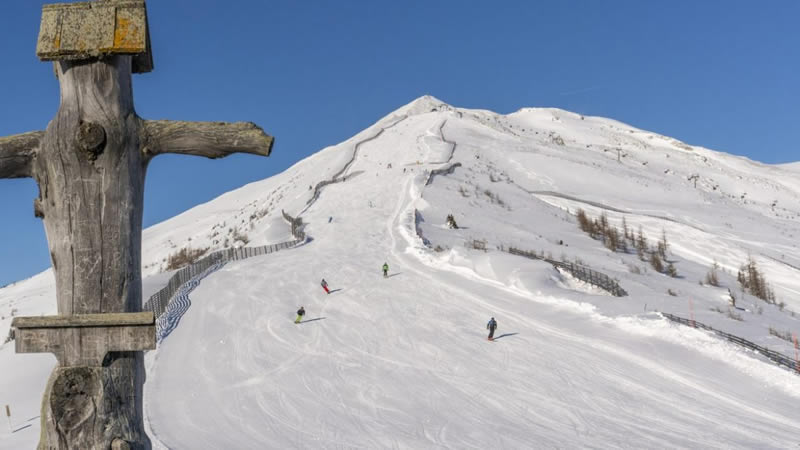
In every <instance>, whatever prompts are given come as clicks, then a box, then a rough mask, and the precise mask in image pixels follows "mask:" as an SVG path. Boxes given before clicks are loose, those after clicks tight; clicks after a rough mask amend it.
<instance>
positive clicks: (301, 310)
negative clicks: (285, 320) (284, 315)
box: [294, 306, 306, 323]
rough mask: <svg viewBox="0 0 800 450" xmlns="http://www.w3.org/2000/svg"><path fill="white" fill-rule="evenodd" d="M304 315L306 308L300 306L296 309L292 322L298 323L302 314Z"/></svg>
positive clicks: (301, 318)
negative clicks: (295, 316) (295, 317)
mask: <svg viewBox="0 0 800 450" xmlns="http://www.w3.org/2000/svg"><path fill="white" fill-rule="evenodd" d="M305 315H306V310H305V309H303V307H302V306H301V307H300V309H298V310H297V319H294V323H300V322H301V321H302V320H303V316H305Z"/></svg>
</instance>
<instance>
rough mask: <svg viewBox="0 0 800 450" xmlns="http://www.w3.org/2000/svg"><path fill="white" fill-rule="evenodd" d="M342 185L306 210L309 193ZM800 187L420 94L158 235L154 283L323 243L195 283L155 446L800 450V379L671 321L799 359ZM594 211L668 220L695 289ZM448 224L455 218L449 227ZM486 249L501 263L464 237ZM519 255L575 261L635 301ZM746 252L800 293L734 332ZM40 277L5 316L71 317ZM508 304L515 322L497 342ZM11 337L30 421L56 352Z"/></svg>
mask: <svg viewBox="0 0 800 450" xmlns="http://www.w3.org/2000/svg"><path fill="white" fill-rule="evenodd" d="M555 136H558V137H559V138H560V139H556V138H555ZM560 142H563V143H560ZM587 146H591V147H587ZM618 147H619V148H621V149H622V151H621V152H620V153H623V152H624V153H626V154H627V155H626V156H624V157H623V156H621V155H620V157H619V159H620V161H617V156H618V155H617V152H616V150H614V149H616V148H618ZM665 155H669V156H665ZM703 158H705V161H704V160H703ZM644 162H646V163H647V164H643V163H644ZM454 163H460V166H459V167H457V168H455V170H453V171H452V173H449V174H442V175H437V176H435V177H434V178H433V179H432V180H431V182H430V184H426V183H427V182H428V181H429V175H430V171H431V170H434V169H442V168H446V167H448V166H450V165H451V164H454ZM693 173H699V174H700V176H699V181H698V183H697V186H698V187H695V186H694V183H693V181H692V180H689V179H687V177H688V176H689V175H691V174H693ZM342 176H344V177H345V179H344V180H343V181H340V182H336V183H332V184H329V185H327V186H325V187H324V188H323V189H322V190H321V192H320V195H319V198H318V199H317V200H316V201H310V200H311V197H312V195H313V192H314V191H313V189H309V186H312V187H313V186H315V185H316V184H317V183H319V182H320V181H325V180H331V179H334V178H340V177H342ZM739 177H742V178H741V179H740V178H739ZM741 180H746V183H745V182H744V181H741ZM714 186H716V188H714ZM744 191H746V192H747V195H746V196H745V198H744V199H742V198H741V192H744ZM798 197H800V183H798V179H797V175H796V174H795V173H794V172H792V171H791V170H789V169H787V168H783V167H780V166H767V165H763V164H760V163H757V162H753V161H749V160H744V159H742V158H737V157H733V156H730V155H725V154H722V153H717V152H712V151H710V150H705V149H701V148H697V147H690V146H686V144H682V143H677V141H674V140H672V139H670V138H667V137H663V136H658V135H655V134H652V133H648V132H645V131H641V130H636V129H634V128H631V127H628V126H627V125H624V124H619V123H618V122H615V121H611V120H608V119H601V118H589V117H581V116H578V115H575V114H572V113H568V112H566V111H560V110H553V109H526V110H521V111H519V112H517V113H514V114H510V115H506V116H502V115H498V114H495V113H492V112H489V111H478V110H465V109H459V108H454V107H451V106H449V105H446V104H443V103H442V102H440V101H438V100H436V99H434V98H432V97H423V98H421V99H418V100H416V101H415V102H412V103H411V104H409V105H407V106H405V107H403V108H400V109H399V110H397V111H394V112H392V113H391V114H389V115H387V116H386V117H385V118H384V119H381V120H380V121H378V122H377V123H376V124H375V125H374V126H373V127H370V128H368V129H367V130H364V131H363V132H362V133H359V134H358V135H356V136H354V137H353V138H352V139H350V140H348V141H346V142H344V143H341V144H339V145H336V146H332V147H329V148H326V149H323V150H322V151H320V152H319V153H317V154H315V155H313V156H312V157H310V158H308V159H306V160H303V161H301V162H299V163H298V164H296V165H295V166H293V167H292V168H290V169H288V170H287V171H286V172H284V173H282V174H279V175H277V176H275V177H271V178H269V179H266V180H264V181H262V182H258V183H253V184H251V185H248V186H245V187H243V188H241V189H239V190H236V191H232V192H230V193H228V194H226V195H224V196H222V197H220V198H219V199H216V200H214V201H212V202H209V203H208V204H205V205H201V206H199V207H197V208H194V209H192V210H190V211H187V212H186V213H184V214H182V215H180V216H177V217H176V218H174V219H171V220H170V221H167V222H164V223H162V224H159V225H157V226H155V227H151V228H149V229H148V230H147V231H146V232H145V239H144V243H143V247H144V249H145V250H144V253H145V254H144V258H143V260H144V266H145V273H147V274H150V275H151V276H150V277H148V278H146V279H145V282H146V283H149V284H151V285H152V287H148V289H152V290H150V291H149V292H153V291H154V290H155V289H157V288H156V287H155V286H156V285H157V284H158V283H156V282H155V280H157V279H161V280H163V278H164V275H156V274H157V273H158V272H159V270H160V269H161V268H162V266H163V262H164V259H165V258H166V256H168V255H169V254H171V253H173V252H175V251H176V249H179V248H182V247H185V246H187V245H191V246H193V248H199V247H204V246H206V245H208V246H209V247H211V248H212V249H215V248H220V247H221V246H223V245H224V239H225V238H228V239H229V244H230V243H232V241H233V239H232V237H233V235H234V231H233V230H235V231H236V232H237V233H239V234H242V233H247V235H248V237H249V241H250V244H249V245H260V244H262V243H271V242H280V241H282V240H286V239H287V238H288V236H289V235H288V226H287V224H286V223H285V221H283V220H282V219H281V218H280V211H281V210H285V211H286V212H287V213H289V214H292V215H298V214H301V215H302V217H303V220H304V221H305V222H306V223H307V225H306V228H305V232H306V233H307V234H308V236H310V238H311V239H310V241H309V242H307V243H305V244H304V245H302V246H300V247H298V248H295V249H292V250H286V251H281V252H278V253H273V254H269V255H265V256H261V257H257V258H251V259H247V260H243V261H238V262H231V263H228V264H227V265H226V266H224V267H223V268H222V269H220V270H218V271H216V272H214V273H213V274H211V275H209V276H208V277H206V278H205V279H204V280H203V281H202V282H201V283H200V285H199V286H198V287H197V288H196V289H195V290H194V291H192V292H191V294H190V298H191V301H192V305H191V307H190V308H189V309H188V311H187V312H186V313H185V314H184V316H183V317H182V318H181V321H180V323H179V325H178V326H177V328H175V330H174V331H173V332H172V333H171V334H170V335H169V336H168V337H167V338H166V339H165V340H163V341H162V342H161V343H160V344H159V348H158V350H156V351H152V352H148V353H147V355H146V364H147V368H148V373H147V382H146V384H145V415H146V422H147V426H148V429H149V434H150V436H151V439H152V440H153V444H154V447H155V448H192V449H218V448H237V449H238V448H242V449H245V448H253V449H256V448H485V447H498V448H543V447H544V448H550V447H559V448H564V447H566V448H574V447H582V448H583V447H589V448H676V447H677V448H794V447H795V446H796V445H797V442H798V441H800V410H798V408H797V407H796V405H797V402H798V399H800V377H798V376H797V375H794V374H792V373H791V372H789V371H787V370H785V369H782V368H779V367H777V366H775V365H773V364H771V363H769V362H766V361H765V360H764V359H763V358H761V357H759V356H758V355H754V354H752V353H750V352H748V351H745V350H742V349H741V348H739V347H736V346H734V345H732V344H729V343H726V342H723V341H721V340H719V339H718V338H716V337H714V336H712V335H709V334H707V333H705V332H703V331H700V330H695V329H690V328H687V327H682V326H677V325H674V324H671V323H670V322H667V321H666V320H665V319H663V318H662V317H661V316H660V315H659V314H658V312H657V311H666V312H670V313H675V314H678V315H681V316H688V315H689V314H690V313H692V314H693V315H694V316H695V317H696V319H697V320H698V321H700V322H703V323H708V324H709V325H712V326H714V327H715V328H720V329H723V330H725V331H728V332H730V333H734V334H737V335H741V336H743V337H745V338H747V339H750V340H753V341H754V342H757V343H759V344H760V345H766V346H769V347H770V348H776V349H779V350H781V351H783V352H785V353H786V354H789V353H790V352H791V351H792V346H791V344H790V343H788V342H785V341H783V340H781V339H778V338H776V337H775V336H773V335H771V334H770V333H769V332H768V329H769V328H770V327H772V328H775V329H778V330H781V331H783V330H800V327H798V326H797V321H796V318H795V317H794V314H792V311H793V310H794V311H797V310H800V303H798V302H800V296H793V293H794V292H797V291H800V286H798V283H800V281H798V280H800V276H798V269H796V268H795V267H800V263H798V260H797V258H798V257H797V251H796V236H798V234H797V233H798V231H800V221H799V220H798V213H799V211H797V203H793V202H794V201H795V200H796V199H797V198H798ZM775 200H777V205H776V206H771V205H772V204H773V202H774V201H775ZM578 207H580V208H583V209H584V210H586V211H587V213H589V214H590V215H597V214H599V213H601V212H606V213H607V214H608V215H609V220H610V221H611V222H612V223H617V224H619V223H620V222H621V220H622V218H623V217H624V218H625V219H626V220H627V222H628V225H629V226H632V227H638V226H640V225H641V226H642V229H643V230H644V231H645V233H647V235H648V236H649V237H650V239H651V240H652V241H653V242H654V241H655V240H657V239H658V237H660V234H661V233H662V231H663V232H666V233H667V235H668V236H669V238H670V243H671V250H670V257H671V259H672V260H673V261H674V262H675V265H676V267H677V268H678V270H679V273H680V274H681V275H680V277H679V278H670V277H667V276H665V275H662V274H658V273H654V272H653V271H652V270H650V271H648V270H647V265H646V264H645V263H642V262H640V261H638V259H637V257H636V255H635V254H621V253H612V252H610V251H609V250H607V249H605V248H604V247H603V245H602V243H599V242H598V241H595V240H592V239H591V238H589V237H588V236H586V235H585V234H584V233H582V232H581V231H579V230H578V229H577V226H576V224H575V220H574V213H575V210H576V208H578ZM450 213H452V214H454V216H455V218H456V219H457V221H458V224H459V226H460V227H461V228H460V229H456V230H453V229H449V228H447V227H446V226H445V224H444V222H445V217H446V215H447V214H450ZM329 220H330V222H329ZM228 230H232V231H228ZM215 233H216V234H215ZM420 234H421V235H422V238H421V237H420ZM190 237H191V238H192V239H191V241H189V240H188V238H190ZM474 240H483V241H485V242H487V248H488V250H489V251H481V250H475V249H472V248H468V246H466V245H465V243H469V242H473V241H474ZM215 241H217V242H216V243H215ZM237 245H241V243H239V244H237ZM500 245H503V246H504V247H508V246H517V247H519V248H523V249H526V250H533V251H541V252H543V253H551V254H552V255H553V256H554V257H555V258H561V257H562V256H563V257H564V258H566V259H568V260H574V259H580V260H581V261H583V262H584V263H586V264H589V265H590V266H591V267H593V268H594V269H596V270H600V271H602V272H604V273H606V274H608V275H609V276H612V277H615V278H617V279H619V280H620V283H621V284H622V285H623V286H624V287H625V289H626V290H627V291H628V292H629V293H630V296H628V297H622V298H617V297H611V296H609V295H607V294H605V293H603V292H598V291H597V289H596V288H592V287H589V286H585V285H583V284H582V283H580V282H578V281H576V280H574V279H572V278H571V277H569V276H567V275H564V274H561V273H559V272H558V271H556V270H554V269H553V268H552V267H551V266H550V265H549V264H546V263H543V262H540V261H532V260H528V259H524V258H519V257H516V256H512V255H510V254H507V253H503V252H500V251H497V250H496V247H497V246H500ZM748 255H752V256H754V257H755V258H757V261H758V262H759V264H760V265H761V267H762V268H763V269H764V271H765V272H766V274H767V277H768V279H769V280H770V281H771V283H773V285H774V288H775V290H776V292H777V293H778V296H779V298H780V299H781V300H783V301H785V303H786V304H785V306H784V308H780V309H779V308H778V307H777V306H775V305H767V304H765V303H763V302H761V301H760V300H755V299H753V298H751V297H749V296H748V295H746V294H742V297H741V298H740V300H739V304H740V305H743V310H744V311H743V312H741V313H740V314H741V315H742V320H733V319H731V318H730V317H728V316H727V315H726V314H724V313H721V312H719V311H720V310H726V308H727V300H726V298H725V297H726V295H727V287H731V288H733V289H736V283H735V270H736V269H737V268H738V266H739V265H740V264H741V263H742V262H743V258H746V257H747V256H748ZM713 260H717V261H718V262H719V263H720V265H721V266H723V267H725V268H728V269H729V272H730V269H733V270H732V272H730V273H725V272H721V273H720V279H721V281H722V284H723V286H722V287H719V288H717V287H711V286H701V285H700V284H699V283H698V280H702V279H703V277H704V275H705V274H706V272H707V270H708V268H709V265H710V263H711V262H712V261H713ZM384 262H388V264H389V267H390V269H389V274H390V276H389V277H388V278H383V277H382V275H381V266H382V264H383V263H384ZM632 266H636V267H638V268H640V273H635V272H633V271H632V270H631V269H630V268H631V267H632ZM156 277H160V278H156ZM321 278H325V279H326V280H327V281H328V282H329V284H330V288H331V291H332V292H331V294H329V295H326V294H325V293H324V292H323V290H322V288H321V287H320V286H319V281H320V279H321ZM43 280H44V281H43ZM34 281H36V283H34V282H33V281H31V280H28V281H25V282H22V283H18V284H17V285H15V286H12V287H9V288H6V289H3V290H0V312H2V311H5V310H4V309H3V308H5V307H6V305H7V304H8V303H9V302H10V301H11V300H10V299H11V298H12V297H13V296H16V297H17V298H19V295H21V293H23V292H27V291H26V289H28V290H30V289H34V285H35V286H36V289H39V292H40V294H39V296H38V297H35V301H32V302H29V303H26V304H27V305H28V306H27V309H26V311H25V314H37V313H52V311H50V312H48V311H44V309H46V308H50V309H54V308H53V306H54V304H55V302H54V300H52V299H53V298H54V296H51V297H49V298H48V295H50V294H48V292H50V293H52V286H51V285H48V284H47V283H48V281H47V277H42V276H40V277H38V278H37V279H34ZM50 282H51V281H50ZM48 286H50V287H49V288H48ZM9 289H13V290H14V291H13V295H12V294H11V293H10V292H11V291H9ZM48 289H50V291H48ZM668 290H671V291H673V293H675V294H676V295H670V294H668V292H667V291H668ZM146 291H147V289H146ZM737 294H738V292H737ZM48 302H52V303H48ZM18 304H19V303H15V305H18ZM301 305H302V306H304V307H305V309H306V310H307V314H306V316H305V321H304V323H301V324H297V325H296V324H294V323H293V320H294V317H295V310H297V308H298V307H299V306H301ZM690 308H691V309H690ZM492 316H493V317H495V318H496V319H497V321H498V323H499V328H498V330H497V332H496V333H495V336H496V337H497V339H496V340H495V341H494V342H488V341H487V340H486V333H487V332H486V330H485V324H486V322H487V321H488V319H489V317H492ZM0 324H5V322H1V321H0ZM6 326H7V324H6ZM0 331H3V329H0ZM3 334H5V333H3ZM11 347H12V346H11V345H8V344H6V345H4V346H3V347H2V348H0V360H2V361H3V367H7V361H8V362H9V364H8V367H10V366H11V363H10V362H11V361H14V363H13V364H15V365H14V366H13V367H14V368H15V369H14V370H13V371H0V387H2V391H3V392H6V391H9V392H10V390H11V386H14V387H15V388H14V391H15V394H14V396H13V397H9V396H8V395H6V396H2V395H0V403H2V401H3V400H4V398H12V400H11V401H13V402H15V404H19V405H21V406H20V408H21V409H22V411H24V412H25V413H28V412H29V413H30V414H29V417H34V416H35V415H36V414H37V413H36V408H37V407H38V401H39V398H40V395H41V389H42V388H43V386H44V382H45V381H46V377H47V373H48V372H49V370H50V367H52V361H51V360H48V359H47V358H52V357H49V356H48V355H13V351H12V350H13V349H11ZM34 358H39V359H35V361H38V363H32V361H34ZM23 359H24V360H25V361H26V363H25V367H22V366H21V365H20V366H17V365H16V364H17V362H16V361H22V360H23ZM37 364H38V365H37ZM17 367H19V369H17ZM22 373H24V374H25V375H24V376H23V375H21V374H22ZM10 374H13V376H11V375H10ZM23 378H24V380H23ZM23 394H25V395H23ZM6 401H9V400H6ZM25 419H28V417H25ZM30 425H31V426H29V427H27V428H24V429H22V430H20V431H18V432H17V433H13V434H10V435H3V434H0V448H19V447H31V446H33V445H35V442H36V438H37V434H38V423H36V421H33V422H31V424H30Z"/></svg>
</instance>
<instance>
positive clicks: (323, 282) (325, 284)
mask: <svg viewBox="0 0 800 450" xmlns="http://www.w3.org/2000/svg"><path fill="white" fill-rule="evenodd" d="M319 285H320V286H322V289H325V293H326V294H330V293H331V291H329V290H328V282H327V281H325V278H323V279H322V281H320V283H319Z"/></svg>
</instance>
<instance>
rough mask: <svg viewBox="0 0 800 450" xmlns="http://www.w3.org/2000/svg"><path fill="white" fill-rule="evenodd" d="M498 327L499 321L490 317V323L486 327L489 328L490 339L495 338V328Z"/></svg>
mask: <svg viewBox="0 0 800 450" xmlns="http://www.w3.org/2000/svg"><path fill="white" fill-rule="evenodd" d="M496 328H497V321H496V320H494V317H492V318H491V319H489V323H487V324H486V329H487V330H489V340H490V341H493V340H494V330H495V329H496Z"/></svg>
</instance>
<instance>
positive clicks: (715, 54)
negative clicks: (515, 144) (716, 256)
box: [0, 0, 800, 286]
mask: <svg viewBox="0 0 800 450" xmlns="http://www.w3.org/2000/svg"><path fill="white" fill-rule="evenodd" d="M44 3H45V2H42V1H31V0H3V13H2V15H0V51H1V52H2V55H3V60H2V61H3V62H2V70H0V136H5V135H10V134H16V133H22V132H26V131H33V130H42V129H44V128H45V127H46V126H47V123H48V121H49V120H50V119H51V118H52V117H53V116H54V115H55V112H56V109H57V107H58V83H57V81H56V79H55V78H54V77H53V72H52V68H51V66H50V63H44V62H40V61H38V60H37V58H36V55H35V46H36V37H37V34H38V28H39V18H40V15H41V5H42V4H44ZM189 5H191V7H190V6H189ZM148 14H149V21H150V27H151V38H152V41H153V42H152V45H153V55H154V60H155V70H154V71H153V72H151V73H149V74H143V75H135V76H134V97H135V102H136V110H137V112H138V114H139V115H140V116H142V117H144V118H148V119H180V120H220V121H239V120H248V121H253V122H255V123H257V124H259V125H260V126H262V127H263V128H264V130H265V131H266V132H267V133H269V134H271V135H273V136H275V138H276V141H275V147H274V148H273V156H271V157H269V158H258V157H255V156H250V155H234V156H231V157H229V158H226V159H222V160H215V161H211V160H206V159H203V158H196V157H187V156H175V155H165V156H159V157H158V158H156V159H155V160H154V161H153V162H152V163H151V164H150V166H149V169H148V174H147V184H146V190H145V210H144V222H145V223H144V225H145V226H148V225H152V224H154V223H158V222H160V221H162V220H165V219H168V218H170V217H172V216H174V215H176V214H178V213H180V212H181V211H184V210H186V209H188V208H191V207H192V206H194V205H197V204H199V203H203V202H206V201H208V200H211V199H213V198H214V197H216V196H218V195H220V194H222V193H224V192H227V191H229V190H231V189H234V188H236V187H239V186H241V185H244V184H246V183H248V182H252V181H256V180H260V179H263V178H266V177H268V176H270V175H273V174H275V173H277V172H280V171H282V170H284V169H286V168H287V167H289V166H291V165H292V164H294V163H295V162H297V161H299V160H300V159H302V158H304V157H306V156H308V155H310V154H312V153H314V152H316V151H318V150H320V149H322V148H324V147H326V146H329V145H333V144H336V143H339V142H341V141H343V140H345V139H347V138H349V137H350V136H352V135H353V134H355V133H357V132H359V131H361V130H362V129H364V128H366V127H367V126H369V125H370V124H372V123H374V122H375V121H376V120H377V119H379V118H380V117H382V116H383V115H385V114H387V113H389V112H391V111H393V110H394V109H396V108H398V107H400V106H402V105H404V104H406V103H408V102H410V101H411V100H413V99H415V98H417V97H419V96H421V95H425V94H430V95H433V96H435V97H437V98H439V99H441V100H443V101H445V102H447V103H450V104H452V105H455V106H459V107H466V108H481V109H489V110H493V111H496V112H500V113H510V112H513V111H516V110H517V109H519V108H522V107H537V106H552V107H558V108H563V109H567V110H570V111H575V112H579V113H582V114H586V115H597V116H604V117H610V118H614V119H617V120H620V121H622V122H626V123H629V124H631V125H634V126H637V127H640V128H643V129H647V130H651V131H655V132H659V133H662V134H665V135H669V136H672V137H676V138H678V139H680V140H683V141H685V142H687V143H690V144H694V145H702V146H705V147H709V148H712V149H715V150H720V151H725V152H728V153H733V154H737V155H744V156H747V157H749V158H752V159H756V160H759V161H763V162H767V163H782V162H791V161H798V160H800V146H798V144H797V138H798V133H799V132H798V131H797V130H800V126H798V119H800V113H798V99H800V83H799V82H798V80H800V57H798V48H800V32H799V31H798V29H800V28H798V26H797V18H798V17H800V2H797V1H795V0H786V1H778V0H775V1H769V2H754V1H747V2H745V1H739V0H705V1H689V0H677V1H669V2H667V1H640V0H635V1H634V0H607V1H592V0H584V1H578V0H570V1H563V0H562V1H549V2H534V1H518V2H517V1H494V2H488V1H470V0H461V1H451V0H437V1H417V0H409V1H402V2H398V1H383V0H370V1H367V0H365V1H361V0H359V1H347V0H343V1H336V2H335V1H321V0H306V1H303V2H296V1H282V2H278V1H262V0H241V1H237V0H234V1H228V2H220V1H211V0H198V1H193V2H182V1H181V2H178V1H166V0H161V1H151V2H149V4H148ZM36 195H37V189H36V185H35V183H34V182H33V180H30V179H28V180H0V211H2V219H3V220H0V236H2V238H0V286H2V285H4V284H6V283H8V282H12V281H14V280H18V279H22V278H25V277H28V276H30V275H33V274H35V273H38V272H39V271H41V270H44V269H46V268H47V267H48V266H49V264H50V262H49V257H48V251H47V243H46V238H45V234H44V229H43V226H42V224H41V221H40V220H39V219H35V218H34V217H33V206H32V205H33V199H34V198H35V197H36Z"/></svg>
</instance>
